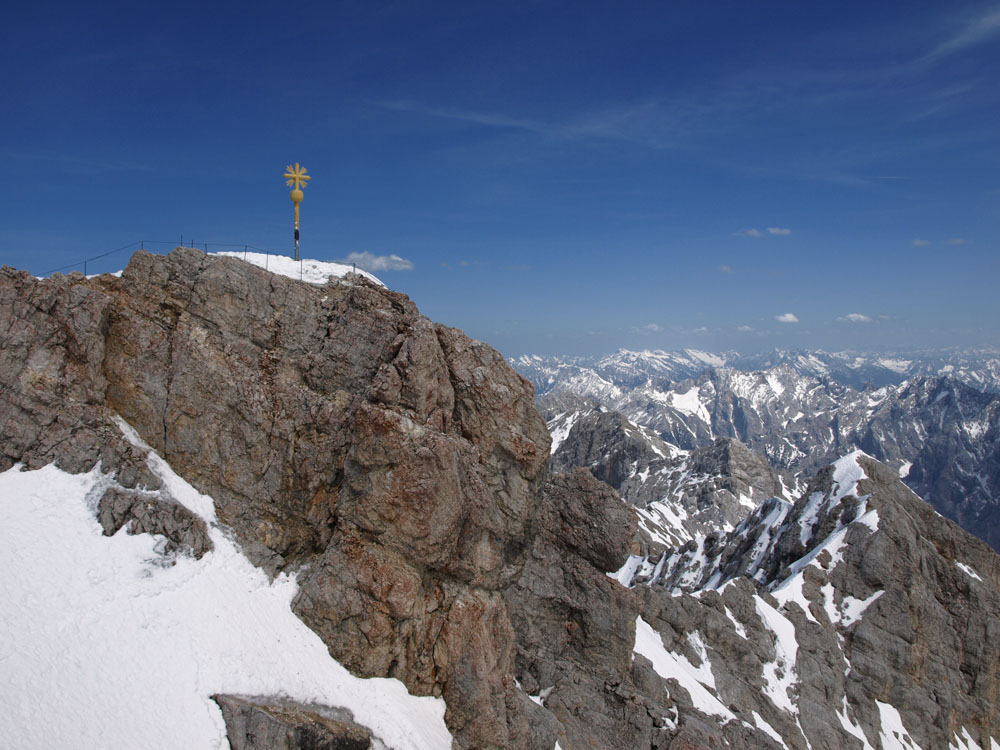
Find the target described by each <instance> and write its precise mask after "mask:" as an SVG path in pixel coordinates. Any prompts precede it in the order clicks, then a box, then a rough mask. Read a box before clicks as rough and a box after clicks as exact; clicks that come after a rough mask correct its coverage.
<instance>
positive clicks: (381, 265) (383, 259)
mask: <svg viewBox="0 0 1000 750" xmlns="http://www.w3.org/2000/svg"><path fill="white" fill-rule="evenodd" d="M338 262H339V263H353V264H354V265H356V266H357V267H358V268H363V269H364V270H366V271H372V272H376V271H412V270H413V261H409V260H407V259H406V258H400V257H399V256H398V255H395V254H393V255H375V254H374V253H369V252H368V251H367V250H366V251H365V252H363V253H351V254H350V255H348V256H347V257H346V258H344V259H343V260H341V261H338Z"/></svg>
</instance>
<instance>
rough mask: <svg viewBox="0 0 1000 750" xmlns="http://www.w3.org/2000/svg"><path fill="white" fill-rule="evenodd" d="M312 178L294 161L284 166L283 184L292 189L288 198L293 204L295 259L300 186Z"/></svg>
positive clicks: (297, 243) (297, 250) (297, 245)
mask: <svg viewBox="0 0 1000 750" xmlns="http://www.w3.org/2000/svg"><path fill="white" fill-rule="evenodd" d="M311 179H312V178H311V177H310V176H309V175H308V174H306V168H305V167H300V166H299V163H298V162H295V166H294V167H293V166H292V165H291V164H289V165H288V166H287V167H285V184H286V185H288V187H290V188H291V189H292V192H291V194H290V196H289V197H290V198H291V199H292V203H293V204H295V260H298V259H299V204H300V203H301V202H302V197H303V193H302V188H304V187H305V186H306V185H307V184H308V183H309V180H311Z"/></svg>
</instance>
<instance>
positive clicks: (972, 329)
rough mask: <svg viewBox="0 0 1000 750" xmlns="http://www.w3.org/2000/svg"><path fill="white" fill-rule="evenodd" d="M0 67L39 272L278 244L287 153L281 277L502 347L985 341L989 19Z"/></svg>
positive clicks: (95, 49)
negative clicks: (364, 271) (208, 246)
mask: <svg viewBox="0 0 1000 750" xmlns="http://www.w3.org/2000/svg"><path fill="white" fill-rule="evenodd" d="M0 61H2V62H0V71H2V74H0V75H2V78H0V80H2V81H3V85H2V89H0V92H2V97H3V117H2V118H0V262H2V263H5V264H7V265H13V266H16V267H19V268H27V269H28V270H31V271H33V272H35V273H44V272H46V271H49V270H51V269H53V268H57V267H59V266H63V265H66V264H70V263H74V262H76V261H78V260H79V259H82V258H85V257H88V256H91V255H96V254H98V253H101V252H104V251H107V250H111V249H114V248H116V247H119V246H121V245H124V244H126V243H128V242H132V241H133V240H139V239H146V240H165V241H173V240H174V239H175V238H176V239H177V240H178V241H179V239H180V237H181V236H182V235H183V236H184V237H185V239H191V238H193V239H194V240H195V241H196V242H197V243H199V244H201V243H203V242H211V243H237V244H239V243H249V244H252V245H256V246H259V247H264V248H274V249H283V250H286V251H287V250H288V249H289V248H290V245H291V204H290V201H289V200H288V194H287V192H288V191H287V188H286V187H285V186H284V182H283V180H282V178H281V173H282V172H283V171H284V167H285V165H286V164H288V163H291V162H295V161H298V162H301V163H302V164H304V165H305V166H306V167H307V168H308V169H309V172H310V174H312V175H313V178H314V179H313V181H312V182H311V183H310V185H309V186H308V188H307V189H306V197H305V200H304V202H303V204H302V243H303V254H304V255H306V256H308V257H317V258H320V259H324V260H334V259H344V258H348V257H351V254H352V253H367V254H369V256H367V257H372V256H374V258H375V259H376V260H375V263H376V265H378V264H379V263H381V265H382V266H385V265H386V264H388V265H393V263H392V262H391V261H390V260H388V259H389V258H390V256H398V258H401V259H403V261H405V262H399V261H397V262H395V265H396V266H407V267H408V269H407V270H376V273H379V275H380V276H381V277H382V278H384V279H385V280H386V282H387V283H388V284H389V285H390V286H392V287H393V288H396V289H398V290H400V291H403V292H406V293H407V294H409V295H410V296H411V297H412V298H413V299H414V300H415V301H416V303H417V304H418V306H419V307H420V309H421V310H422V311H423V312H424V313H425V314H427V315H429V316H430V317H431V318H433V319H435V320H438V321H441V322H443V323H447V324H449V325H454V326H458V327H460V328H463V329H465V330H466V331H467V332H468V333H469V334H470V335H472V336H474V337H476V338H480V339H483V340H486V341H488V342H490V343H491V344H493V345H494V346H496V347H497V348H498V349H500V351H501V352H503V353H504V354H506V355H517V354H521V353H525V352H531V353H541V354H578V353H579V354H583V353H601V352H608V351H612V350H614V349H617V348H619V347H622V346H625V347H630V348H667V349H673V348H681V347H696V348H701V349H708V350H724V349H737V350H741V351H746V352H750V351H758V350H765V349H770V348H772V347H782V348H788V347H809V348H827V349H842V348H856V349H912V348H925V347H929V348H938V347H945V346H953V345H961V346H991V347H992V346H998V345H1000V336H998V334H1000V301H998V300H1000V295H998V294H997V293H996V289H997V285H998V280H1000V259H998V253H997V250H998V236H1000V87H998V86H997V81H1000V3H998V2H995V1H994V2H985V3H983V2H975V3H965V2H947V3H945V2H934V3H929V2H898V3H896V2H883V3H868V2H866V3H855V2H838V3H827V4H822V5H821V4H817V3H787V2H780V3H778V2H754V3H747V2H744V1H741V2H714V3H704V2H670V3H653V2H635V3H606V2H574V3H570V2H565V3H552V2H516V1H515V2H509V3H477V2H463V3H431V2H412V3H411V2H379V1H378V0H368V1H366V2H352V3H348V2H328V3H298V4H280V5H279V4H254V3H239V4H225V3H199V4H197V5H185V4H183V3H173V4H169V5H167V4H159V5H152V4H143V3H134V2H132V3H128V4H113V3H103V4H96V5H93V6H86V5H84V4H80V3H67V4H64V5H60V4H48V3H38V4H28V3H21V4H17V6H16V7H13V8H11V7H9V6H5V9H4V10H3V11H0ZM163 248H164V249H165V248H166V246H163ZM379 259H381V261H379ZM123 261H124V258H123V256H122V255H118V256H112V257H111V258H109V259H107V261H104V262H106V263H107V264H108V268H111V267H113V266H119V267H120V265H121V264H122V263H123ZM94 265H98V264H94ZM94 265H91V266H90V268H89V269H88V270H91V271H93V270H104V269H103V268H101V267H97V268H95V267H94Z"/></svg>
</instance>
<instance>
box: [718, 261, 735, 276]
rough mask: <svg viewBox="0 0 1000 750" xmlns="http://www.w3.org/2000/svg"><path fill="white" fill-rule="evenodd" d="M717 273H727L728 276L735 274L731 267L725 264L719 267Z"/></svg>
mask: <svg viewBox="0 0 1000 750" xmlns="http://www.w3.org/2000/svg"><path fill="white" fill-rule="evenodd" d="M719 271H720V272H721V273H728V274H734V273H736V271H734V270H733V267H732V266H730V265H727V264H725V263H724V264H722V265H721V266H719Z"/></svg>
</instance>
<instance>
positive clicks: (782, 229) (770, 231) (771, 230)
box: [767, 227, 792, 236]
mask: <svg viewBox="0 0 1000 750" xmlns="http://www.w3.org/2000/svg"><path fill="white" fill-rule="evenodd" d="M767 233H768V234H778V235H782V236H785V235H789V234H791V233H792V230H791V229H786V228H785V227H768V228H767Z"/></svg>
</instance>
